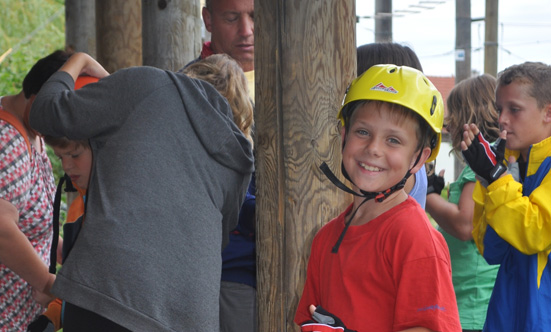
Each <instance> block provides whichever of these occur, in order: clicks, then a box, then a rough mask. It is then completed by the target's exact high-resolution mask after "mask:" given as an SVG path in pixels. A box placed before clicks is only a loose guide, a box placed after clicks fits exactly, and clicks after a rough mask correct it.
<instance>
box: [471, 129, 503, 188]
mask: <svg viewBox="0 0 551 332" xmlns="http://www.w3.org/2000/svg"><path fill="white" fill-rule="evenodd" d="M464 129H465V132H464V133H463V141H462V142H461V150H462V151H461V152H462V153H463V157H464V158H465V161H466V162H467V164H469V166H470V167H471V169H472V170H473V172H475V173H476V174H477V175H478V176H480V177H481V178H483V179H484V180H486V181H487V183H488V184H490V183H492V182H494V181H495V180H497V179H498V178H499V177H500V176H501V175H502V174H503V173H505V172H506V171H507V166H505V165H504V157H505V143H506V141H507V140H506V139H505V137H506V136H505V135H506V132H505V131H503V132H502V134H501V135H500V137H499V138H498V140H497V141H496V142H495V145H494V146H491V145H490V143H489V142H488V141H487V140H486V139H485V138H484V137H483V136H482V134H481V133H480V131H479V130H478V128H477V127H476V125H475V124H471V125H465V127H464Z"/></svg>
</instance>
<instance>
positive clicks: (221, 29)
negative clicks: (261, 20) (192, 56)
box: [203, 0, 254, 72]
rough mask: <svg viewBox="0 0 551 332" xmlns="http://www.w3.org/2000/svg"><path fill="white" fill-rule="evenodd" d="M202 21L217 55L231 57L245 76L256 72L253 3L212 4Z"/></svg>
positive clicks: (247, 0) (217, 0) (235, 0)
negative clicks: (250, 72) (209, 34)
mask: <svg viewBox="0 0 551 332" xmlns="http://www.w3.org/2000/svg"><path fill="white" fill-rule="evenodd" d="M203 21H204V22H205V28H206V29H207V31H209V32H210V33H211V47H212V49H213V51H214V53H226V54H228V55H229V56H231V57H232V58H234V59H235V60H236V61H237V62H239V64H240V65H241V68H243V71H245V72H247V71H251V70H253V69H254V0H212V2H211V9H210V11H209V10H207V9H206V8H203Z"/></svg>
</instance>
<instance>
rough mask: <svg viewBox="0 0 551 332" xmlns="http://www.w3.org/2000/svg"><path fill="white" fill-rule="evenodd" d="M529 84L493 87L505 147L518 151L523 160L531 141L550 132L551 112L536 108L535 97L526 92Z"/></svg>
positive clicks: (542, 137) (538, 140) (537, 140)
mask: <svg viewBox="0 0 551 332" xmlns="http://www.w3.org/2000/svg"><path fill="white" fill-rule="evenodd" d="M529 88H530V85H529V84H523V83H519V82H516V81H513V82H511V83H510V84H507V85H500V86H498V88H497V90H496V105H497V109H498V111H499V125H500V127H501V130H507V148H508V149H511V150H518V151H520V153H521V155H522V156H523V157H524V160H526V157H527V154H528V150H529V149H530V146H531V145H532V144H535V143H538V142H541V141H542V140H544V139H545V138H547V137H549V136H550V135H551V118H550V117H551V114H550V113H551V111H549V110H548V109H549V105H547V107H546V110H542V109H541V108H539V107H538V103H537V101H536V99H535V98H534V97H532V96H530V95H529V94H528V89H529Z"/></svg>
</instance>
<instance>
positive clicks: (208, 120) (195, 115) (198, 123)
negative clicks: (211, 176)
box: [167, 72, 254, 174]
mask: <svg viewBox="0 0 551 332" xmlns="http://www.w3.org/2000/svg"><path fill="white" fill-rule="evenodd" d="M167 73H168V75H169V77H170V78H171V79H172V80H173V81H174V84H175V85H176V87H177V89H178V92H179V93H180V97H181V99H182V103H183V104H184V108H185V109H186V111H187V113H188V114H187V115H188V117H189V120H190V124H191V126H192V128H193V129H194V130H195V134H196V135H197V137H198V138H199V140H200V142H201V144H202V145H203V147H204V148H205V150H206V151H208V153H209V155H210V156H211V157H213V158H214V159H215V160H216V161H218V162H219V163H220V164H222V165H224V166H226V167H228V168H231V169H233V170H235V171H236V172H240V173H242V174H246V173H252V172H253V171H254V156H253V150H252V145H251V143H250V142H249V140H247V138H246V137H245V136H244V135H243V133H242V132H241V130H239V128H238V127H237V125H235V123H234V122H233V114H232V110H231V108H230V106H229V104H228V102H227V101H226V98H224V97H223V96H222V95H221V94H220V93H219V92H218V91H217V90H216V89H215V88H214V87H213V86H212V85H211V84H210V83H208V82H205V81H202V80H199V79H194V78H190V77H188V76H186V75H183V74H175V73H172V72H167ZM198 92H199V93H201V96H202V97H203V98H189V96H190V94H191V93H194V94H197V93H198Z"/></svg>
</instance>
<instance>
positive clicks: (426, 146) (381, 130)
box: [295, 65, 461, 332]
mask: <svg viewBox="0 0 551 332" xmlns="http://www.w3.org/2000/svg"><path fill="white" fill-rule="evenodd" d="M338 117H339V119H340V120H341V123H342V128H341V136H342V170H343V173H344V175H345V177H346V178H347V179H348V180H349V181H350V182H351V183H352V188H353V190H350V189H348V188H345V187H344V185H343V184H342V183H339V184H338V185H339V187H341V188H343V189H345V190H348V191H350V192H352V193H353V194H354V195H355V198H354V202H353V203H352V205H351V206H349V207H348V208H347V209H346V210H345V211H344V212H343V213H342V214H341V215H340V216H339V217H337V218H335V219H334V220H332V221H331V222H329V223H328V224H327V225H325V226H324V227H323V228H322V229H321V230H320V231H319V232H318V233H317V235H316V237H315V238H314V241H313V243H312V249H311V255H310V259H309V262H308V272H307V278H306V284H305V286H304V291H303V294H302V298H301V300H300V303H299V306H298V309H297V312H296V316H295V322H296V323H297V324H299V325H301V327H302V331H333V330H335V331H337V330H338V331H343V328H344V331H359V332H364V331H406V330H407V331H461V325H460V323H459V314H458V311H457V304H456V299H455V294H454V290H453V285H452V280H451V265H450V257H449V252H448V248H447V245H446V242H445V240H444V238H443V237H442V235H441V234H440V233H439V232H438V231H437V230H436V229H434V227H433V226H432V225H431V224H430V222H429V220H428V218H427V216H426V214H425V212H424V211H423V209H422V208H421V207H420V206H419V204H418V203H416V202H415V201H414V200H413V199H412V198H411V197H410V196H408V195H407V194H406V192H405V191H404V189H403V187H404V184H405V182H406V180H407V179H408V177H409V176H410V175H411V174H414V173H415V172H416V171H418V170H419V169H420V168H421V167H422V166H423V164H424V163H425V162H429V161H432V160H434V159H435V158H436V155H437V154H438V150H439V148H440V141H441V129H442V122H443V104H442V97H441V95H440V93H439V92H438V91H437V90H436V88H435V87H434V86H433V84H432V83H431V82H430V81H429V80H428V79H427V78H426V77H425V76H424V75H423V74H422V73H421V72H420V71H418V70H416V69H413V68H409V67H405V66H404V67H399V66H395V65H377V66H373V67H371V68H370V69H369V70H368V71H366V72H365V73H364V74H363V75H362V76H360V77H358V78H357V79H356V80H354V81H353V82H352V84H351V86H350V87H349V90H348V92H347V95H346V97H345V100H344V103H343V107H342V108H341V110H340V112H339V116H338ZM322 168H323V166H322ZM324 172H326V174H327V173H328V172H330V171H329V170H328V168H326V167H325V169H324ZM331 175H332V174H330V175H329V178H330V179H331V178H332V179H333V182H337V181H338V180H336V178H334V176H331ZM316 307H317V308H316ZM345 325H346V327H345ZM347 328H348V329H347Z"/></svg>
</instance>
